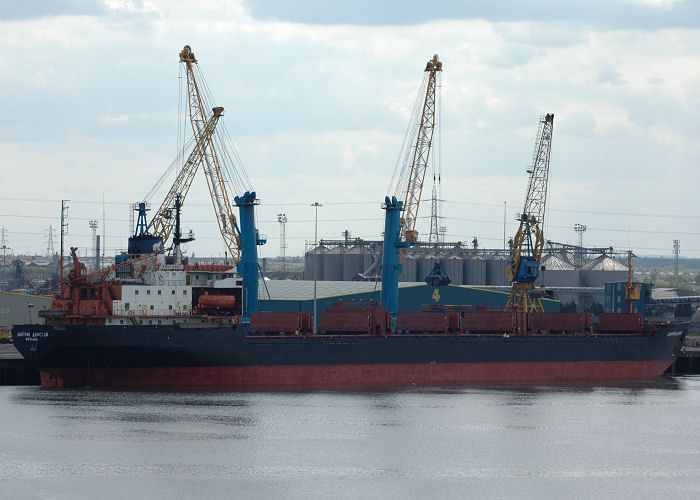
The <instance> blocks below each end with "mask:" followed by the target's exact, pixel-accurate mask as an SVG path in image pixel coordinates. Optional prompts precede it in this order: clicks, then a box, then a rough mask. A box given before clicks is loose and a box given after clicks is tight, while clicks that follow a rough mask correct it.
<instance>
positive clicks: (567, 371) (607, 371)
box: [41, 360, 672, 390]
mask: <svg viewBox="0 0 700 500" xmlns="http://www.w3.org/2000/svg"><path fill="white" fill-rule="evenodd" d="M671 363H672V361H670V360H656V361H577V362H552V363H443V364H431V363H426V364H377V365H309V366H235V367H234V366H212V367H170V368H168V367H153V368H101V369H80V368H45V369H43V370H41V385H42V386H43V387H85V386H92V387H151V388H168V387H181V388H186V387H190V388H199V387H201V388H217V389H247V390H257V389H290V388H295V389H296V388H309V389H312V388H326V387H377V386H402V385H414V384H415V385H441V384H513V383H523V384H524V383H559V382H566V381H572V382H573V381H587V380H601V381H602V380H644V379H652V378H654V377H658V376H659V375H661V374H662V373H663V372H664V370H666V368H668V367H669V366H670V365H671Z"/></svg>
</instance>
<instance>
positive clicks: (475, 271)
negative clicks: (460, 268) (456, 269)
mask: <svg viewBox="0 0 700 500" xmlns="http://www.w3.org/2000/svg"><path fill="white" fill-rule="evenodd" d="M464 284H465V285H475V286H478V285H485V284H486V261H485V260H484V259H483V258H482V257H479V256H475V257H471V258H469V259H464Z"/></svg>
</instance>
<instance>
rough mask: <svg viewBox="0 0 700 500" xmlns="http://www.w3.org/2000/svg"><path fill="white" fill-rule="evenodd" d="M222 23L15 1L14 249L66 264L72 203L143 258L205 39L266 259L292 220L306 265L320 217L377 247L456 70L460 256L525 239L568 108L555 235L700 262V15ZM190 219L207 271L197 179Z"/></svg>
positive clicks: (170, 9)
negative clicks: (426, 94)
mask: <svg viewBox="0 0 700 500" xmlns="http://www.w3.org/2000/svg"><path fill="white" fill-rule="evenodd" d="M202 4H204V5H205V6H203V7H200V6H198V4H197V3H195V2H191V1H187V2H185V1H183V2H180V1H158V0H150V1H149V0H144V1H130V0H104V1H102V2H99V1H84V0H72V1H71V0H66V1H62V2H59V1H50V0H46V1H34V2H15V1H9V0H8V1H5V0H0V33H2V36H0V50H1V51H2V54H3V70H2V78H1V79H0V91H1V92H2V95H3V106H2V109H3V120H2V121H1V122H0V159H1V160H2V167H1V168H2V196H1V197H0V226H3V227H4V228H5V229H6V240H7V241H6V242H7V245H8V246H10V247H11V248H12V250H13V251H14V252H18V253H25V252H27V251H29V252H31V253H44V252H45V251H46V248H47V236H48V228H49V225H52V226H53V227H54V228H56V229H58V227H59V219H60V205H61V201H60V200H62V199H68V200H70V202H69V207H70V208H69V211H68V216H69V227H68V235H67V240H66V241H67V246H70V245H72V246H79V247H81V248H85V247H88V246H89V245H90V240H91V237H90V229H89V227H88V221H89V220H90V219H99V221H100V222H99V225H100V229H99V231H100V233H102V232H103V230H104V232H105V233H106V238H107V239H106V251H107V255H112V254H114V253H115V252H117V251H119V250H121V249H123V248H125V246H126V238H127V237H128V233H129V204H130V203H132V202H136V201H138V200H139V199H142V198H143V197H144V196H145V195H146V193H148V192H149V191H150V190H151V188H152V187H153V186H154V185H155V184H156V182H157V180H158V179H159V178H160V177H161V175H162V174H163V173H164V172H166V171H167V169H168V166H169V165H170V164H171V162H172V161H173V159H174V158H175V156H176V155H177V153H178V144H179V141H178V136H179V133H178V130H179V127H181V124H182V118H183V117H182V113H181V112H180V111H179V103H180V101H181V85H180V84H181V79H180V75H181V69H180V66H179V62H178V53H179V51H180V50H181V49H182V47H183V46H184V45H185V44H189V45H191V46H192V49H193V51H194V53H195V54H196V56H197V58H198V60H199V67H200V69H201V72H202V75H203V76H204V77H205V78H206V84H207V86H208V88H209V89H210V91H211V93H212V95H213V96H214V100H215V104H217V105H219V106H223V107H224V108H225V110H226V111H225V117H224V124H225V127H226V130H228V132H229V134H230V136H231V137H232V138H233V140H234V142H235V147H236V149H237V152H238V154H239V155H240V158H241V160H242V166H243V168H244V170H245V172H246V174H247V175H248V177H249V178H250V180H251V183H252V186H253V188H254V189H255V190H256V191H257V193H258V197H259V198H260V199H261V200H262V202H261V205H260V207H259V209H258V211H257V217H258V225H259V227H260V230H261V232H262V233H265V234H266V235H267V238H268V244H267V245H266V246H265V247H263V249H262V251H261V252H262V255H263V256H276V255H279V253H280V240H279V235H280V227H279V224H278V222H277V214H279V213H285V214H286V216H287V218H288V223H287V240H288V241H287V243H288V250H287V255H301V254H302V253H303V251H304V245H305V242H308V241H312V240H313V236H314V209H313V208H311V207H310V206H309V205H310V204H311V203H313V202H316V201H318V202H319V203H321V204H322V205H323V207H321V208H320V209H319V212H318V218H319V221H318V232H319V237H321V238H340V237H341V233H342V232H343V231H344V230H346V229H347V230H349V231H350V232H351V234H352V236H353V237H361V238H365V239H379V238H380V237H381V232H382V230H383V211H382V210H381V208H380V204H381V202H382V200H383V198H384V195H385V194H387V192H388V190H389V186H390V180H391V175H392V173H393V170H394V164H395V162H396V158H397V156H398V154H399V151H400V148H401V143H402V141H403V137H404V132H405V130H406V127H407V125H408V121H409V117H410V114H411V110H412V106H413V102H414V100H415V98H416V94H417V92H418V88H419V85H420V82H421V79H422V77H423V68H424V66H425V63H426V61H427V60H428V59H429V58H431V57H432V56H433V54H438V55H439V56H440V59H441V60H442V61H443V63H444V67H443V69H444V71H443V75H442V86H441V89H440V96H439V97H440V109H441V120H440V138H439V140H438V143H439V144H440V148H439V154H436V155H435V156H436V159H437V160H439V162H438V165H437V166H438V167H439V168H440V170H441V172H442V194H441V198H442V199H443V200H444V201H443V202H442V208H441V210H442V215H443V216H444V219H443V221H442V224H443V225H444V226H445V227H446V228H447V229H446V231H447V232H446V239H447V240H448V241H471V240H472V238H473V237H474V236H477V237H478V239H479V241H480V244H481V246H484V247H490V248H501V247H502V245H503V233H504V206H505V212H506V224H505V231H506V233H507V234H508V235H509V236H510V235H512V234H513V233H514V232H515V221H514V217H515V214H516V213H518V212H519V211H520V210H521V209H522V206H523V202H524V196H525V189H526V185H527V174H526V172H525V169H526V167H527V166H528V164H529V163H530V162H531V158H532V153H533V147H534V143H535V136H536V131H537V124H538V120H539V117H540V116H541V115H543V114H545V113H554V114H555V122H554V139H553V146H552V159H551V168H550V171H551V173H550V188H549V200H548V207H547V225H546V234H545V237H546V238H548V239H551V240H554V241H559V242H570V243H575V242H576V241H577V235H576V233H575V232H574V231H573V226H574V224H577V223H578V224H584V225H586V226H587V231H586V233H585V235H584V244H585V245H591V246H592V245H597V246H606V247H607V246H613V247H615V248H616V249H619V250H624V249H628V248H632V249H634V250H635V252H637V253H638V254H644V255H659V254H662V255H668V256H671V255H672V247H673V240H674V239H679V240H680V242H681V255H683V256H688V257H690V256H693V257H700V200H699V195H700V180H699V176H698V173H697V170H698V158H699V157H700V155H699V153H700V142H699V141H698V140H697V139H698V136H699V133H700V54H699V53H698V50H697V47H698V46H700V2H694V1H693V2H691V1H690V0H686V1H683V0H605V1H602V0H601V1H598V0H585V1H574V0H572V1H569V2H561V1H554V0H552V1H550V0H541V1H537V0H531V1H529V0H522V1H515V0H503V1H500V2H493V1H486V0H483V1H481V0H474V1H471V2H463V1H447V0H442V1H440V0H436V1H433V2H430V3H429V4H427V3H426V2H421V1H412V0H403V1H395V2H390V1H387V2H377V1H376V0H373V1H369V0H356V1H353V2H345V1H340V0H328V1H320V0H319V1H301V0H299V1H290V0H257V1H244V0H239V1H236V0H233V1H223V0H220V1H215V0H212V1H208V2H202ZM166 184H167V182H166ZM431 188H432V185H431V182H428V183H427V184H426V189H425V192H424V193H425V194H424V203H422V204H421V211H420V212H421V213H420V215H421V216H422V218H421V219H420V220H419V223H418V225H419V230H420V231H421V234H424V235H425V236H427V232H428V227H429V219H428V216H429V211H430V210H429V209H430V204H429V202H428V201H425V200H427V198H428V197H429V193H430V189H431ZM164 194H165V192H164V191H163V190H161V191H159V192H158V193H156V195H155V196H154V197H153V198H152V199H151V202H152V203H153V204H154V205H156V206H157V205H159V204H160V201H161V199H162V197H163V196H164ZM232 194H238V193H232ZM103 200H104V204H103ZM504 203H505V205H504ZM103 211H104V219H105V221H104V223H103ZM183 218H184V226H185V227H186V228H187V229H189V228H192V229H193V230H194V231H195V233H196V236H197V241H195V242H193V243H191V244H189V250H190V252H192V251H193V252H195V253H196V255H198V256H208V255H216V256H218V255H223V252H224V245H223V243H222V240H221V237H220V236H219V234H218V229H217V225H216V222H215V219H214V217H213V210H212V207H211V203H210V201H209V197H208V191H207V187H206V182H205V180H204V177H203V176H202V174H201V172H200V173H199V174H198V176H197V178H195V180H194V185H193V187H192V190H191V191H190V194H189V196H188V198H187V202H186V206H185V211H184V214H183ZM103 225H104V228H103ZM57 232H58V231H57ZM55 246H56V248H57V249H58V238H56V239H55ZM81 251H82V250H81Z"/></svg>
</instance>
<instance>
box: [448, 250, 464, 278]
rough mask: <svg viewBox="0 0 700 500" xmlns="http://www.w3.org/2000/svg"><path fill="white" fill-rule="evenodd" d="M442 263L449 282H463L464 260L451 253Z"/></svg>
mask: <svg viewBox="0 0 700 500" xmlns="http://www.w3.org/2000/svg"><path fill="white" fill-rule="evenodd" d="M443 265H444V269H445V272H446V273H447V275H448V276H449V277H450V280H451V281H450V284H452V285H462V284H464V262H463V259H462V258H461V257H459V256H457V255H452V256H450V257H448V258H447V259H445V260H444V261H443Z"/></svg>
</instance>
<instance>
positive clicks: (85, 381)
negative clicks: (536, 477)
mask: <svg viewBox="0 0 700 500" xmlns="http://www.w3.org/2000/svg"><path fill="white" fill-rule="evenodd" d="M71 251H72V257H73V263H74V264H73V271H71V273H70V276H69V280H68V282H67V283H66V284H65V285H64V286H63V287H62V289H61V293H60V295H59V296H58V297H57V298H56V299H55V300H54V302H53V304H52V306H51V307H50V308H48V309H45V310H43V311H40V312H39V315H40V316H41V317H42V318H44V320H45V324H43V325H40V324H25V325H16V326H15V327H14V328H13V339H14V343H15V346H16V347H17V349H18V350H19V351H20V352H21V354H22V355H23V356H24V357H25V358H26V359H27V360H30V361H31V362H34V363H36V364H37V365H38V367H39V369H40V372H41V384H42V386H44V387H134V388H136V387H138V388H205V389H206V388H209V389H231V390H260V389H263V390H264V389H276V390H277V389H305V388H348V387H377V386H405V385H447V384H533V383H568V382H576V381H605V380H644V379H650V378H654V377H656V376H659V375H661V374H662V373H663V372H664V371H665V370H666V369H667V368H668V367H669V366H670V365H671V364H672V363H673V362H674V360H675V359H676V357H677V356H678V354H679V351H680V348H681V345H682V342H683V338H684V336H685V333H686V329H687V325H684V324H674V323H656V324H650V323H645V322H644V321H643V320H642V317H641V315H640V314H628V313H623V314H620V313H608V314H604V313H602V314H600V315H599V320H598V321H597V322H596V323H594V322H593V317H592V315H591V314H590V313H526V312H520V311H518V310H516V309H513V310H510V311H487V310H485V309H484V308H478V307H476V308H469V307H463V308H460V307H458V306H454V307H451V308H447V309H448V310H437V311H421V312H398V313H396V314H394V315H392V314H391V313H387V311H386V309H385V307H383V305H380V304H377V303H366V304H360V305H354V306H350V305H348V304H343V303H337V304H335V305H334V306H333V307H329V308H328V309H327V310H326V311H323V312H321V313H320V314H319V319H318V324H317V327H316V328H314V325H313V317H312V315H311V313H306V312H299V313H275V312H252V313H250V314H249V315H246V314H244V303H245V299H246V297H245V294H246V292H245V291H244V287H243V281H242V279H241V277H240V275H239V274H238V273H237V271H236V269H235V268H233V267H232V266H221V265H210V266H204V265H200V266H198V265H182V264H166V260H165V258H164V255H163V253H162V252H156V253H153V254H148V255H145V256H140V257H137V258H134V259H130V260H127V261H124V262H121V263H119V264H116V265H114V266H111V267H110V268H107V269H104V270H102V271H98V272H97V273H93V274H84V273H83V271H82V269H83V268H84V266H82V264H81V263H80V262H79V260H78V257H77V255H76V249H71ZM314 331H316V333H314Z"/></svg>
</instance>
